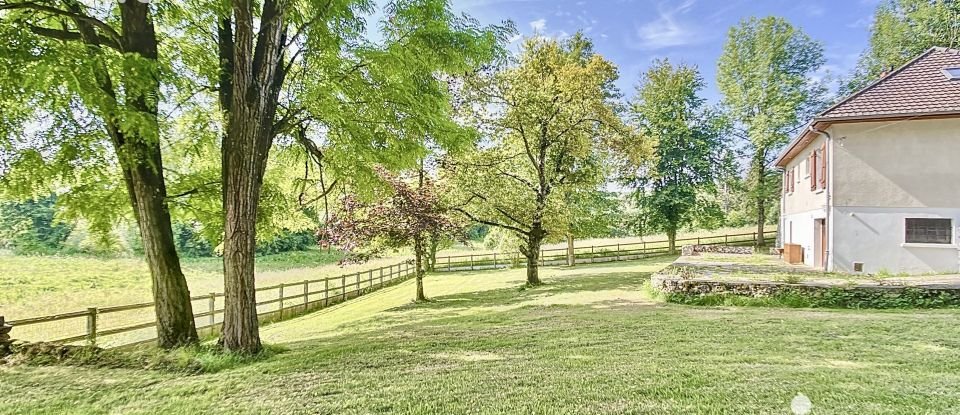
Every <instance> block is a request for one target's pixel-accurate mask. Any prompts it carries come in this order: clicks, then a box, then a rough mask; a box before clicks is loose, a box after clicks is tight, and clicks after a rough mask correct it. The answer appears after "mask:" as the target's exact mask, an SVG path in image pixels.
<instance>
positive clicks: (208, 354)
mask: <svg viewBox="0 0 960 415" xmlns="http://www.w3.org/2000/svg"><path fill="white" fill-rule="evenodd" d="M284 350H285V349H283V348H281V347H279V346H272V345H264V348H263V351H261V352H260V353H258V354H255V355H240V354H235V353H230V352H228V351H226V350H224V349H222V348H220V347H218V346H216V345H205V344H204V345H194V346H187V347H182V348H177V349H172V350H163V349H158V348H156V347H152V346H150V347H148V346H143V347H138V348H128V349H102V348H99V347H94V346H74V345H63V344H56V343H43V342H40V343H15V344H14V345H13V346H12V347H11V349H10V354H8V355H7V356H5V357H3V358H0V364H2V365H7V366H16V365H28V366H86V367H94V368H111V369H134V370H156V371H161V372H169V373H179V374H184V375H195V374H201V373H216V372H220V371H223V370H228V369H233V368H237V367H241V366H245V365H248V364H251V363H254V362H258V361H262V360H266V359H269V358H271V357H273V356H274V355H276V354H279V353H281V352H283V351H284Z"/></svg>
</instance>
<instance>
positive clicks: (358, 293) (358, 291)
mask: <svg viewBox="0 0 960 415" xmlns="http://www.w3.org/2000/svg"><path fill="white" fill-rule="evenodd" d="M359 296H360V271H357V297H359Z"/></svg>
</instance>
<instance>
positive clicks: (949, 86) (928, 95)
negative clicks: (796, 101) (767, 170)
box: [817, 48, 960, 121]
mask: <svg viewBox="0 0 960 415" xmlns="http://www.w3.org/2000/svg"><path fill="white" fill-rule="evenodd" d="M947 68H960V50H956V49H947V48H931V49H929V50H927V51H926V52H924V53H923V54H922V55H920V56H918V57H917V58H915V59H914V60H912V61H910V62H909V63H907V64H906V65H904V66H902V67H901V68H900V69H897V70H896V71H894V72H893V73H891V74H889V75H887V76H886V77H884V78H881V79H880V80H878V81H876V82H874V83H873V84H871V85H869V86H867V87H866V88H864V89H862V90H860V91H859V92H857V93H855V94H853V95H851V96H849V97H847V98H846V99H844V100H843V101H840V103H838V104H836V105H834V106H833V107H830V108H829V109H827V110H826V111H824V112H823V113H821V114H820V116H818V117H817V120H822V121H830V120H833V119H840V118H875V117H877V118H879V117H887V116H902V115H906V116H909V115H920V114H937V113H950V112H960V80H956V79H954V80H951V79H949V78H948V77H947V75H946V74H945V71H944V70H945V69H947Z"/></svg>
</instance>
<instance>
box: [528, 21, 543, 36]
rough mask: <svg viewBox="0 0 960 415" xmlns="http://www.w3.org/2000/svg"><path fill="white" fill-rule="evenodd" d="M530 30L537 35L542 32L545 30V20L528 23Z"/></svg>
mask: <svg viewBox="0 0 960 415" xmlns="http://www.w3.org/2000/svg"><path fill="white" fill-rule="evenodd" d="M530 28H531V29H533V31H534V32H537V33H540V32H543V31H544V30H546V28H547V19H537V20H534V21H532V22H530Z"/></svg>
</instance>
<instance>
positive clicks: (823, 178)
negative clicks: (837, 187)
mask: <svg viewBox="0 0 960 415" xmlns="http://www.w3.org/2000/svg"><path fill="white" fill-rule="evenodd" d="M820 188H821V189H826V188H827V143H823V146H821V147H820Z"/></svg>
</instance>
